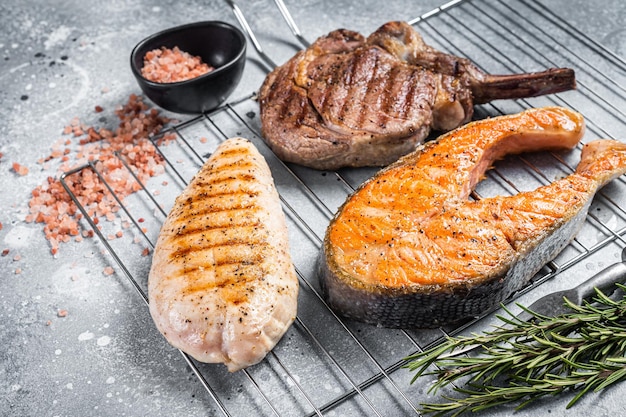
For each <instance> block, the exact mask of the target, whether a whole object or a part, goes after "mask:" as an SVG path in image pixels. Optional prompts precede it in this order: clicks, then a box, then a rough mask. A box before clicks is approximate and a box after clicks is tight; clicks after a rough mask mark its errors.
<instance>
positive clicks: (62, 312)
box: [57, 309, 67, 317]
mask: <svg viewBox="0 0 626 417" xmlns="http://www.w3.org/2000/svg"><path fill="white" fill-rule="evenodd" d="M57 317H67V310H65V309H59V310H58V311H57Z"/></svg>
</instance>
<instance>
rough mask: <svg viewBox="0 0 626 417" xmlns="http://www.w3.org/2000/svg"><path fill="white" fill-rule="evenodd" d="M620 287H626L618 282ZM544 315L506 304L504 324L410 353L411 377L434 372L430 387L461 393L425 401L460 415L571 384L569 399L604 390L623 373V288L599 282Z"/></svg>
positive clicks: (432, 409)
mask: <svg viewBox="0 0 626 417" xmlns="http://www.w3.org/2000/svg"><path fill="white" fill-rule="evenodd" d="M617 285H618V286H619V287H620V288H621V289H622V290H626V287H625V286H623V285H621V284H617ZM564 302H565V305H566V306H567V307H568V308H569V309H570V310H571V311H570V312H568V313H567V314H564V315H561V316H558V317H546V316H542V315H539V314H536V313H534V312H532V311H530V310H528V309H527V308H525V307H523V306H520V307H521V308H522V309H524V310H526V311H528V312H529V313H531V315H533V317H534V318H533V320H531V321H529V322H525V321H521V320H519V319H518V318H517V317H515V315H513V313H511V312H510V311H509V310H507V309H506V308H505V307H504V306H503V309H504V311H505V313H506V315H499V316H497V317H498V319H499V320H500V322H501V325H499V326H496V327H495V328H494V330H492V331H490V332H484V333H482V334H472V335H471V336H470V337H449V338H447V339H445V340H444V341H443V343H441V344H440V345H438V346H436V347H433V348H431V349H428V350H426V351H424V352H418V353H416V354H414V355H412V356H409V357H408V358H406V360H407V365H406V368H408V369H409V370H410V371H412V372H415V376H414V377H413V379H412V383H414V382H415V381H416V380H417V379H418V377H420V376H421V375H434V376H436V378H437V379H436V381H435V382H434V383H433V384H432V385H431V387H430V389H429V392H434V393H436V392H437V391H438V390H439V389H441V388H443V387H445V386H448V385H452V386H453V391H454V392H455V393H456V394H458V395H459V397H456V396H455V397H451V396H443V397H442V398H443V400H444V402H443V403H439V404H437V403H423V404H421V407H422V409H421V410H420V411H422V412H423V413H425V414H431V413H432V414H434V415H435V416H444V415H446V416H447V415H451V416H458V415H460V414H462V413H464V412H466V411H473V412H475V411H480V410H484V409H486V408H491V407H495V406H501V405H505V404H510V405H515V406H516V408H518V409H519V408H523V407H525V406H527V405H528V404H531V403H532V402H534V401H536V400H538V399H539V398H542V397H544V396H548V395H557V394H560V393H562V392H564V391H571V392H573V393H574V394H575V395H574V396H573V398H572V399H571V400H570V402H569V403H568V404H567V408H570V407H572V406H573V405H574V404H576V402H578V401H579V400H580V398H582V397H583V396H584V395H585V394H587V393H588V392H599V391H601V390H603V389H606V388H608V387H610V386H611V385H613V384H615V383H618V382H620V381H623V380H626V358H625V357H624V353H625V349H626V295H624V296H623V297H622V298H621V299H618V300H613V299H611V298H609V297H608V296H606V295H605V294H604V293H602V292H601V291H600V290H598V289H596V296H595V298H594V299H593V300H592V302H584V303H583V304H582V305H577V304H575V303H572V302H570V301H569V300H564ZM476 344H477V345H479V346H480V347H479V349H480V350H478V351H476V352H477V353H476V352H474V353H472V354H471V355H458V356H447V357H440V356H442V355H444V354H448V353H450V352H454V351H455V350H457V349H461V348H463V347H465V346H473V345H476Z"/></svg>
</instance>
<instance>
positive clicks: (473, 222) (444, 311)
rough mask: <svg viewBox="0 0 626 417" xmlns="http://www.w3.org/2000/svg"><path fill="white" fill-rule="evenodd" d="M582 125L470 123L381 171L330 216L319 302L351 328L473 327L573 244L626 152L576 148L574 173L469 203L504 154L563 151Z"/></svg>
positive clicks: (541, 114)
mask: <svg viewBox="0 0 626 417" xmlns="http://www.w3.org/2000/svg"><path fill="white" fill-rule="evenodd" d="M583 133H584V120H583V118H582V116H581V115H580V114H578V113H576V112H574V111H571V110H568V109H565V108H560V107H546V108H538V109H530V110H527V111H524V112H521V113H518V114H513V115H507V116H501V117H494V118H490V119H485V120H480V121H476V122H472V123H469V124H467V125H465V126H464V127H460V128H458V129H456V130H454V131H451V132H450V133H448V134H445V135H443V136H441V137H440V138H439V139H437V140H436V141H434V142H429V143H427V144H425V145H423V146H421V147H420V148H418V149H417V150H416V151H415V152H413V153H411V154H409V155H407V156H405V157H403V158H401V159H400V160H398V161H397V162H395V163H393V164H392V165H390V166H388V167H387V168H384V169H383V170H381V171H380V172H379V173H377V174H376V175H374V176H373V177H372V178H370V179H369V180H368V181H366V182H365V183H364V184H362V185H361V186H360V187H359V188H358V189H357V190H356V191H355V192H354V193H353V194H352V195H351V196H350V197H349V198H348V199H347V200H346V202H345V203H344V204H343V205H342V206H341V207H340V208H339V210H338V212H337V213H336V215H335V216H334V218H333V219H332V220H331V222H330V224H329V226H328V229H327V231H326V234H325V238H324V243H323V247H322V250H321V255H320V259H319V275H320V280H321V287H322V294H323V296H324V297H325V299H326V301H327V302H328V304H329V306H330V307H331V308H332V309H334V310H335V311H337V312H338V313H340V314H342V315H344V316H346V317H349V318H353V319H357V320H360V321H364V322H367V323H372V324H376V325H380V326H384V327H395V328H397V327H402V328H427V327H437V326H440V325H445V324H452V323H454V322H458V321H460V320H463V319H466V318H468V317H473V316H478V315H480V314H481V313H483V312H485V311H487V310H488V309H490V308H492V307H494V306H495V305H497V304H498V303H500V302H502V301H503V300H505V299H506V298H507V297H509V296H510V295H511V294H513V293H514V292H515V291H517V290H519V289H520V288H522V287H523V286H524V285H525V284H526V283H527V282H528V281H529V280H530V279H531V278H532V277H533V276H534V275H535V274H536V273H537V272H538V271H539V270H540V269H541V268H542V266H543V265H545V264H546V263H547V262H549V261H550V260H552V259H553V258H554V257H555V256H556V255H557V254H558V253H559V252H560V251H561V250H562V249H563V248H564V247H565V246H566V245H567V244H568V243H569V242H570V241H571V240H572V239H573V237H574V236H575V235H576V233H577V232H578V231H579V229H580V227H581V226H582V224H583V223H584V220H585V216H586V213H587V211H588V209H589V206H590V203H591V201H592V198H593V196H594V194H595V193H596V191H597V190H598V189H599V188H600V187H602V186H603V185H604V184H606V183H607V182H608V181H610V180H612V179H613V178H616V177H618V176H619V175H622V174H624V173H625V172H626V144H623V143H621V142H618V141H613V140H598V141H594V142H590V143H588V144H586V145H585V146H584V147H583V151H582V154H581V161H580V164H579V165H578V167H577V169H576V171H575V172H574V173H573V174H571V175H569V176H567V177H565V178H562V179H558V180H556V181H554V182H552V183H551V184H549V185H546V186H543V187H540V188H538V189H536V190H534V191H528V192H520V193H519V194H517V195H514V196H496V197H490V198H484V199H480V200H470V199H469V195H470V193H471V191H472V190H473V188H474V186H475V185H476V184H477V183H478V182H479V181H480V180H481V179H482V177H483V175H484V173H485V171H486V170H487V169H488V168H489V167H490V166H491V165H492V163H493V162H494V161H495V160H497V159H499V158H502V157H504V156H505V155H507V154H516V153H520V152H529V151H539V150H567V149H570V148H573V147H574V146H576V144H577V143H578V142H579V140H580V139H581V138H582V136H583Z"/></svg>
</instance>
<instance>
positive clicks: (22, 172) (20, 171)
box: [12, 162, 28, 176]
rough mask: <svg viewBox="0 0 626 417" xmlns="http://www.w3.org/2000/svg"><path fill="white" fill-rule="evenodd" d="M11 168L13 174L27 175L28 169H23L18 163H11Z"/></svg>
mask: <svg viewBox="0 0 626 417" xmlns="http://www.w3.org/2000/svg"><path fill="white" fill-rule="evenodd" d="M12 168H13V172H15V173H16V174H18V175H21V176H24V175H27V174H28V167H25V166H24V165H21V164H19V163H18V162H13V165H12Z"/></svg>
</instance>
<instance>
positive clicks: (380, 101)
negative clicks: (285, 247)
mask: <svg viewBox="0 0 626 417" xmlns="http://www.w3.org/2000/svg"><path fill="white" fill-rule="evenodd" d="M572 88H574V74H573V71H571V70H568V69H559V70H552V71H548V72H543V73H536V74H520V75H511V76H493V75H487V74H484V73H482V72H481V71H480V70H479V69H478V68H476V67H475V66H474V65H473V64H472V63H471V62H470V61H468V60H466V59H463V58H458V57H455V56H452V55H448V54H445V53H442V52H440V51H437V50H435V49H433V48H431V47H430V46H428V45H426V44H425V43H424V41H423V39H422V38H421V36H420V35H419V34H418V33H417V32H416V31H415V30H414V29H413V28H412V27H411V26H410V25H408V24H407V23H404V22H389V23H387V24H385V25H383V26H382V27H381V28H379V29H378V30H377V31H376V32H374V33H373V34H372V35H370V36H369V37H368V38H365V37H364V36H362V35H361V34H359V33H357V32H353V31H350V30H346V29H339V30H336V31H333V32H331V33H329V34H328V35H326V36H323V37H321V38H319V39H318V40H316V41H315V42H314V43H313V44H312V45H311V46H310V47H309V48H307V49H306V50H303V51H300V52H298V53H297V54H296V55H295V56H294V57H293V58H292V59H290V60H289V61H287V62H286V63H285V64H284V65H282V66H280V67H278V68H276V69H275V70H274V71H272V72H271V73H270V74H269V75H268V76H267V78H266V80H265V82H264V83H263V85H262V86H261V89H260V91H259V103H260V108H261V122H262V133H263V136H264V137H265V140H266V142H267V143H268V144H269V145H270V147H271V148H272V149H273V150H274V152H275V153H276V154H277V155H278V156H279V157H280V158H281V159H283V160H285V161H289V162H295V163H299V164H302V165H306V166H310V167H313V168H317V169H337V168H340V167H344V166H381V165H387V164H389V163H391V162H393V161H395V160H396V159H397V158H398V157H400V156H402V155H404V154H406V153H408V152H410V151H412V150H413V149H414V148H415V146H416V145H417V144H419V143H421V142H422V141H423V140H424V139H425V138H426V137H427V136H428V134H429V133H430V130H431V129H434V130H442V131H446V130H450V129H453V128H456V127H458V126H459V125H461V124H464V123H466V122H468V121H469V120H471V118H472V115H473V102H474V100H475V99H476V97H477V98H478V100H477V102H486V101H489V100H490V99H496V98H514V97H529V96H533V95H538V94H547V93H550V92H557V91H563V90H567V89H572Z"/></svg>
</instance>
